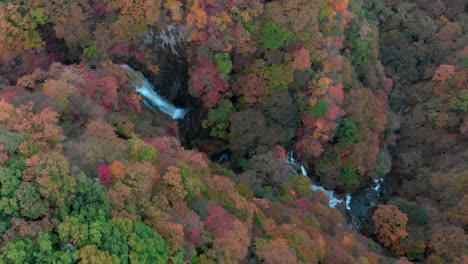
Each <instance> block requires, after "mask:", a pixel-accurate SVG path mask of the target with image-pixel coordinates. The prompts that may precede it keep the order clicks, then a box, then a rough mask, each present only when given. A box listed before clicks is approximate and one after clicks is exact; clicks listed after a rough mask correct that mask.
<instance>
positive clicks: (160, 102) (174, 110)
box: [121, 64, 188, 120]
mask: <svg viewBox="0 0 468 264" xmlns="http://www.w3.org/2000/svg"><path fill="white" fill-rule="evenodd" d="M121 66H122V68H124V69H126V70H128V71H129V72H131V73H133V72H135V71H134V70H133V69H132V68H130V66H128V65H126V64H123V65H121ZM135 91H136V92H137V93H138V94H140V95H141V96H143V97H144V103H145V105H146V106H149V107H150V108H153V109H155V108H156V109H159V110H160V111H161V112H163V113H165V114H167V115H169V116H170V117H171V118H172V119H174V120H178V119H182V118H184V116H185V115H186V114H187V112H188V110H187V109H183V108H178V107H176V106H174V105H173V104H171V103H170V102H168V101H167V100H166V99H164V98H163V97H162V96H161V95H159V94H158V93H157V92H155V91H154V87H153V85H151V83H150V82H149V81H148V79H146V78H145V77H143V81H142V83H141V85H139V86H137V87H135Z"/></svg>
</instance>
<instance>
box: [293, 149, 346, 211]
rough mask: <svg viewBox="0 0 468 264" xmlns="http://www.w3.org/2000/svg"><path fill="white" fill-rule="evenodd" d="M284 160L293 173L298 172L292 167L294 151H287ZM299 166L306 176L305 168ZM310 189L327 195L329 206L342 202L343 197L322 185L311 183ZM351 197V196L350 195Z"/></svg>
mask: <svg viewBox="0 0 468 264" xmlns="http://www.w3.org/2000/svg"><path fill="white" fill-rule="evenodd" d="M286 162H287V163H288V164H289V166H290V167H291V170H292V171H293V173H295V174H299V173H298V171H297V170H296V169H295V168H294V166H296V165H297V162H296V160H295V159H294V153H293V152H292V151H289V152H288V153H287V155H286ZM300 168H301V172H300V174H302V175H304V176H306V177H307V176H308V173H307V169H306V168H305V167H304V165H302V164H301V165H300ZM311 189H312V191H314V192H316V191H322V192H323V193H324V194H325V195H326V196H327V197H328V200H329V203H328V206H330V207H331V208H335V207H336V206H337V205H338V204H340V203H343V199H338V198H337V197H336V195H335V192H334V191H330V190H327V189H325V188H324V187H323V186H320V185H316V184H312V185H311ZM350 197H351V196H350Z"/></svg>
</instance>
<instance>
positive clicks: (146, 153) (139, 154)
mask: <svg viewBox="0 0 468 264" xmlns="http://www.w3.org/2000/svg"><path fill="white" fill-rule="evenodd" d="M128 144H129V146H130V158H132V159H133V160H135V161H148V162H151V163H153V162H155V161H156V159H157V158H158V155H159V152H158V151H157V150H156V149H155V148H154V147H153V146H151V145H148V144H146V143H145V142H144V141H143V140H141V139H140V138H138V137H137V136H133V137H132V138H131V139H129V140H128Z"/></svg>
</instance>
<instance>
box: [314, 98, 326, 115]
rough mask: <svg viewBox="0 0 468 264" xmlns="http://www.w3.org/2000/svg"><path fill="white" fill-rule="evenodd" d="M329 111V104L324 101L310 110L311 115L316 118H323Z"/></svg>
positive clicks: (318, 102)
mask: <svg viewBox="0 0 468 264" xmlns="http://www.w3.org/2000/svg"><path fill="white" fill-rule="evenodd" d="M327 111H328V103H327V102H325V101H324V100H321V99H320V100H318V101H317V103H315V104H314V105H313V106H312V107H310V108H309V114H311V115H312V116H314V117H322V116H324V115H325V114H326V113H327Z"/></svg>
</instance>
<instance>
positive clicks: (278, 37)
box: [260, 22, 290, 49]
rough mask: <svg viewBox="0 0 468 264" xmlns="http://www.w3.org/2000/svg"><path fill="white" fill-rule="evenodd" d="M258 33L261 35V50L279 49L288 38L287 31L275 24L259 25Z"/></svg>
mask: <svg viewBox="0 0 468 264" xmlns="http://www.w3.org/2000/svg"><path fill="white" fill-rule="evenodd" d="M260 31H261V34H262V39H261V40H260V46H261V47H262V48H263V49H279V48H281V47H283V45H284V44H285V43H286V41H287V40H288V39H289V38H290V34H289V32H288V30H286V29H284V28H282V27H280V26H278V24H276V23H271V22H268V23H264V24H262V25H261V28H260Z"/></svg>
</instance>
